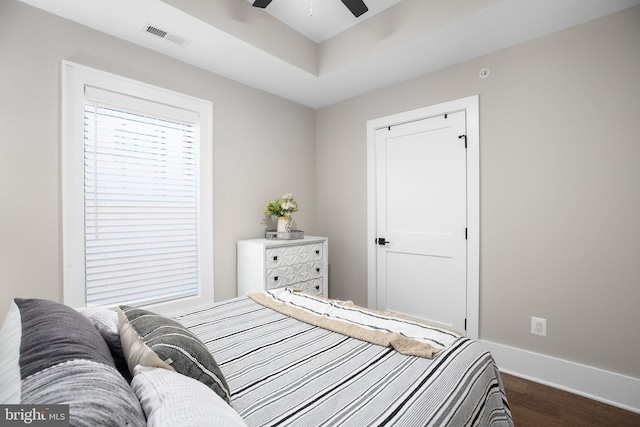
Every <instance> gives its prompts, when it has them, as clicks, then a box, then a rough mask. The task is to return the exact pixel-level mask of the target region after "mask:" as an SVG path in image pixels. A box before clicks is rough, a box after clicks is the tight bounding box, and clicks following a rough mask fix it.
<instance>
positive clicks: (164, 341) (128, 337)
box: [118, 305, 231, 403]
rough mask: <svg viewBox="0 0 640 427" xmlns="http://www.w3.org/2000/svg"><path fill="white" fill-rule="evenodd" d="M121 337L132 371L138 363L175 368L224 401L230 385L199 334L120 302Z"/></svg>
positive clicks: (226, 398)
mask: <svg viewBox="0 0 640 427" xmlns="http://www.w3.org/2000/svg"><path fill="white" fill-rule="evenodd" d="M118 316H119V319H120V340H121V341H122V349H123V350H124V355H125V358H126V359H127V364H128V365H129V370H130V371H131V374H132V375H133V374H134V369H135V367H136V366H137V365H143V366H156V367H159V368H165V369H169V370H174V371H176V372H178V373H180V374H183V375H186V376H188V377H191V378H194V379H196V380H198V381H200V382H202V383H204V384H205V385H207V386H208V387H209V388H211V389H212V390H213V391H214V392H216V393H217V394H218V395H219V396H220V397H221V398H222V399H224V400H225V401H226V402H227V403H229V402H230V400H231V397H230V393H229V386H228V385H227V381H226V380H225V378H224V376H223V375H222V372H221V371H220V368H219V367H218V364H217V363H216V361H215V359H214V358H213V356H212V355H211V353H209V350H208V349H207V347H206V346H205V345H204V343H203V342H202V341H200V339H199V338H198V337H196V336H195V335H194V334H193V333H192V332H190V331H189V330H188V329H187V328H185V327H184V326H182V325H181V324H180V323H178V322H176V321H175V320H172V319H168V318H166V317H164V316H161V315H159V314H157V313H153V312H151V311H147V310H142V309H140V308H135V307H130V306H124V305H121V306H120V310H119V311H118Z"/></svg>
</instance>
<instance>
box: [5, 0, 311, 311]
mask: <svg viewBox="0 0 640 427" xmlns="http://www.w3.org/2000/svg"><path fill="white" fill-rule="evenodd" d="M0 55H1V60H0V135H1V136H0V281H1V282H0V316H1V318H4V315H5V312H6V309H7V308H8V306H9V301H10V299H11V298H13V297H16V296H22V297H39V298H50V299H54V300H61V292H62V281H61V269H60V263H61V247H60V245H61V239H60V233H61V230H60V212H59V203H58V201H59V197H60V190H59V184H58V180H59V172H60V171H59V132H60V127H59V115H60V111H59V95H58V94H59V87H60V61H61V60H62V59H67V60H70V61H73V62H76V63H79V64H83V65H87V66H90V67H95V68H99V69H101V70H104V71H108V72H113V73H116V74H119V75H122V76H126V77H129V78H133V79H137V80H141V81H144V82H146V83H150V84H154V85H157V86H161V87H164V88H167V89H171V90H175V91H179V92H183V93H186V94H189V95H193V96H197V97H200V98H204V99H207V100H210V101H212V102H213V109H214V117H213V123H214V135H213V144H214V147H213V156H214V158H213V162H214V177H213V179H214V199H215V202H214V224H213V226H214V254H215V266H214V269H215V272H214V273H215V298H216V300H223V299H227V298H231V297H234V296H235V295H236V287H235V283H236V257H235V253H236V252H235V247H236V240H238V239H243V238H254V237H257V236H260V235H261V234H262V233H263V230H264V226H263V225H262V224H261V223H260V222H261V220H262V210H263V207H264V204H265V203H266V202H267V201H268V200H269V199H270V198H276V197H280V196H281V195H282V194H284V193H287V192H293V193H294V195H295V196H296V197H297V199H298V202H299V205H300V212H298V213H297V214H296V215H295V218H296V220H297V223H298V225H299V226H300V227H301V228H303V229H305V230H306V231H307V233H308V234H313V233H314V224H315V209H316V207H315V187H316V180H315V177H316V173H315V111H314V110H312V109H310V108H306V107H302V106H300V105H298V104H295V103H292V102H289V101H286V100H283V99H282V98H279V97H276V96H273V95H270V94H267V93H265V92H261V91H258V90H255V89H252V88H249V87H247V86H244V85H241V84H238V83H236V82H234V81H231V80H228V79H225V78H223V77H220V76H217V75H214V74H211V73H208V72H206V71H203V70H201V69H198V68H195V67H192V66H189V65H187V64H184V63H181V62H179V61H175V60H172V59H169V58H168V57H165V56H163V55H160V54H157V53H155V52H152V51H150V50H147V49H143V48H140V47H137V46H135V45H133V44H130V43H127V42H125V41H122V40H120V39H116V38H113V37H110V36H107V35H105V34H102V33H99V32H96V31H93V30H90V29H88V28H86V27H83V26H81V25H78V24H75V23H73V22H70V21H66V20H64V19H60V18H58V17H56V16H54V15H51V14H48V13H46V12H42V11H40V10H38V9H35V8H32V7H30V6H28V5H25V4H24V3H20V2H17V1H12V0H11V1H6V0H3V1H2V2H0ZM283 159H284V161H286V163H285V162H283ZM287 160H291V161H287Z"/></svg>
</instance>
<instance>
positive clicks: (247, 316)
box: [176, 297, 513, 427]
mask: <svg viewBox="0 0 640 427" xmlns="http://www.w3.org/2000/svg"><path fill="white" fill-rule="evenodd" d="M176 320H178V321H179V322H180V323H182V324H183V325H185V326H186V327H187V328H189V329H190V330H191V331H192V332H194V333H195V334H196V335H197V336H198V337H199V338H200V339H201V340H202V341H203V342H204V343H205V344H206V346H207V347H208V348H209V350H210V351H211V353H212V354H213V355H214V357H215V359H216V361H217V362H218V365H219V367H220V369H221V370H222V373H223V374H224V376H225V378H226V380H227V383H228V384H229V388H230V390H231V405H232V406H233V407H234V408H235V409H236V411H237V412H238V413H239V414H240V415H241V416H242V418H244V420H245V421H246V422H247V424H248V425H249V426H277V425H297V426H321V425H325V426H340V425H344V426H376V425H379V426H382V425H394V426H411V427H415V426H427V425H429V426H455V427H458V426H466V425H477V426H512V425H513V422H512V420H511V414H510V412H509V408H508V405H507V402H506V398H505V395H504V391H503V388H502V383H501V380H500V376H499V374H498V370H497V368H496V366H495V364H494V361H493V359H492V357H491V355H490V354H489V353H488V352H487V351H486V350H484V349H483V348H482V347H481V346H480V344H479V343H477V342H475V341H472V340H469V339H466V338H461V339H459V340H457V341H455V342H454V343H453V344H452V345H451V346H449V347H447V348H446V349H444V350H443V351H442V352H441V353H440V354H438V356H437V357H436V358H435V359H426V358H420V357H414V356H406V355H402V354H400V353H398V352H396V351H395V350H393V349H391V348H386V347H381V346H378V345H375V344H369V343H366V342H364V341H360V340H357V339H354V338H349V337H346V336H344V335H341V334H338V333H336V332H331V331H328V330H325V329H322V328H319V327H315V326H312V325H309V324H306V323H303V322H300V321H298V320H295V319H293V318H290V317H287V316H285V315H283V314H280V313H277V312H276V311H273V310H271V309H269V308H266V307H263V306H261V305H259V304H257V303H256V302H254V301H253V300H251V299H249V298H247V297H239V298H235V299H231V300H228V301H224V302H220V303H217V304H214V305H213V306H212V307H210V308H207V309H202V310H198V311H194V312H192V313H189V314H185V315H182V316H178V317H176Z"/></svg>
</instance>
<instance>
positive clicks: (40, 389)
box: [0, 298, 145, 426]
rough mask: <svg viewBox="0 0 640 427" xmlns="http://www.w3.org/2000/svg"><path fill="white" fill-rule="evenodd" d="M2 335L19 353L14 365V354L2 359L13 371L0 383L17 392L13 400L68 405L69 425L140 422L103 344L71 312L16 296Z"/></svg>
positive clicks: (85, 321) (81, 318)
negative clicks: (11, 382) (16, 382)
mask: <svg viewBox="0 0 640 427" xmlns="http://www.w3.org/2000/svg"><path fill="white" fill-rule="evenodd" d="M5 328H6V329H7V330H5ZM8 329H12V331H11V333H10V334H9V332H10V331H8ZM7 335H11V336H14V337H15V339H13V340H12V341H11V342H8V343H2V344H3V346H4V345H6V346H7V347H13V348H14V349H16V351H17V352H18V356H19V357H18V361H17V363H15V360H14V357H11V360H9V361H7V366H11V367H12V368H11V370H12V371H13V373H12V374H10V375H8V376H7V377H8V378H11V381H13V382H14V384H10V385H6V384H2V386H3V387H5V386H9V387H10V388H11V389H12V390H16V389H17V390H19V393H17V394H15V396H16V397H17V396H18V395H19V396H20V402H19V403H22V404H33V405H35V404H38V405H43V404H63V405H65V404H68V405H69V418H70V420H69V421H70V424H71V425H74V426H75V425H77V426H96V425H122V426H144V425H145V417H144V413H143V412H142V407H141V406H140V402H139V401H138V399H137V397H136V396H135V394H134V393H133V390H132V389H131V387H129V384H128V383H127V382H126V381H125V379H124V378H123V377H122V376H121V375H120V373H119V372H118V371H117V370H116V369H115V365H114V362H113V358H112V357H111V352H110V350H109V347H108V346H107V344H106V343H105V341H104V340H103V339H102V337H101V336H100V333H99V332H98V330H97V329H96V328H95V327H94V326H93V324H92V323H91V321H90V320H88V319H87V318H86V317H84V316H83V315H82V314H80V313H79V312H77V311H76V310H74V309H72V308H71V307H67V306H66V305H63V304H60V303H57V302H53V301H48V300H41V299H21V298H16V299H15V300H14V301H13V303H12V304H11V308H10V310H9V315H8V316H7V321H6V322H5V324H4V325H3V326H2V331H0V336H7ZM16 346H19V347H16ZM11 353H15V352H13V351H12V352H11ZM0 364H2V365H4V364H5V360H0ZM17 370H19V373H18V372H17ZM3 376H4V375H3ZM17 380H19V381H20V384H15V381H17ZM13 400H15V399H13ZM16 403H17V402H16Z"/></svg>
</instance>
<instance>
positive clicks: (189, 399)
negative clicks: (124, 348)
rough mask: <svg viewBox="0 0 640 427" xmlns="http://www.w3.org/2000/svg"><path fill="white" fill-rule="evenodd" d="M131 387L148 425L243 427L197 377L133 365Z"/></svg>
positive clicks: (235, 414) (243, 424)
mask: <svg viewBox="0 0 640 427" xmlns="http://www.w3.org/2000/svg"><path fill="white" fill-rule="evenodd" d="M131 387H132V388H133V391H134V393H135V394H136V396H138V399H139V400H140V403H141V404H142V409H143V410H144V413H145V415H146V416H147V425H148V426H149V427H170V426H178V425H179V426H211V427H213V426H220V427H237V426H242V427H246V426H247V424H246V423H245V422H244V420H243V419H242V418H241V417H240V415H238V413H237V412H236V411H235V410H234V409H233V408H232V407H231V406H230V405H229V404H228V403H227V402H225V401H224V400H222V398H221V397H220V396H218V395H217V394H216V393H215V392H214V391H213V390H211V389H210V388H209V387H207V386H206V385H204V384H203V383H201V382H200V381H198V380H195V379H193V378H190V377H187V376H185V375H182V374H179V373H177V372H175V371H169V370H167V369H162V368H157V367H153V366H143V365H137V366H136V367H135V369H134V376H133V380H132V381H131Z"/></svg>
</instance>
